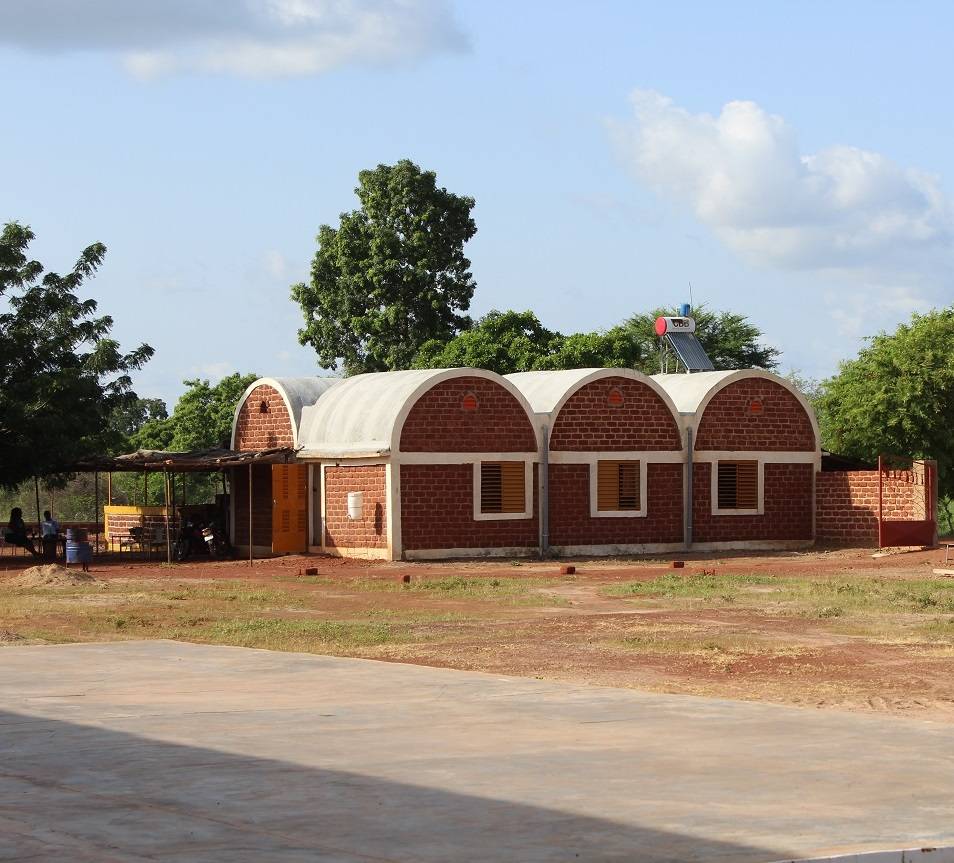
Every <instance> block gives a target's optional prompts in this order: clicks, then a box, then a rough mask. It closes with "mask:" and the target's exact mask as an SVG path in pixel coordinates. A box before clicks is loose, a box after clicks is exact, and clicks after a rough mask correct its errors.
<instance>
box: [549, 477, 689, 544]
mask: <svg viewBox="0 0 954 863" xmlns="http://www.w3.org/2000/svg"><path fill="white" fill-rule="evenodd" d="M643 469H644V470H648V476H647V480H646V482H647V497H648V500H647V502H646V517H645V518H591V517H590V467H589V465H585V464H551V465H550V545H626V544H636V543H655V542H682V541H683V536H682V470H683V468H682V465H681V464H649V465H643Z"/></svg>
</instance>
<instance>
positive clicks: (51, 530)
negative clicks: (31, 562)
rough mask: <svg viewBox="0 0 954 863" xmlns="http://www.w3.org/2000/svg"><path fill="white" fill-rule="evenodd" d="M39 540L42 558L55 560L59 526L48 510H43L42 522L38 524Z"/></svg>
mask: <svg viewBox="0 0 954 863" xmlns="http://www.w3.org/2000/svg"><path fill="white" fill-rule="evenodd" d="M40 539H41V541H42V543H43V556H44V557H45V558H47V559H49V560H55V559H56V545H57V543H58V542H59V541H60V525H59V522H57V520H56V519H55V518H53V516H52V515H50V511H49V510H48V509H47V510H44V512H43V521H42V522H40Z"/></svg>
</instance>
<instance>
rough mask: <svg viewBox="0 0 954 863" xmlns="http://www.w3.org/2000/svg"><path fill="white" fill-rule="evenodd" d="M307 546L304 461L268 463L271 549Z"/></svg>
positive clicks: (306, 486)
mask: <svg viewBox="0 0 954 863" xmlns="http://www.w3.org/2000/svg"><path fill="white" fill-rule="evenodd" d="M307 550H308V465H304V464H273V465H272V551H273V552H276V553H278V552H286V551H307Z"/></svg>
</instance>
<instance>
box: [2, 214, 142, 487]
mask: <svg viewBox="0 0 954 863" xmlns="http://www.w3.org/2000/svg"><path fill="white" fill-rule="evenodd" d="M33 239H34V234H33V232H32V231H31V230H30V228H28V227H26V226H23V225H20V224H18V223H16V222H11V223H9V224H7V225H5V226H4V228H3V232H2V234H0V299H2V300H3V301H4V302H5V308H4V309H3V311H2V312H0V485H2V486H5V487H8V488H9V487H13V486H15V485H17V484H19V483H20V482H22V481H23V480H24V479H27V478H29V477H31V476H36V475H43V474H47V473H50V472H51V471H55V470H57V469H60V468H62V467H64V466H69V465H70V464H72V463H73V462H75V461H77V460H78V459H82V458H84V457H86V456H89V455H92V454H94V453H97V452H102V451H104V450H107V449H110V448H111V447H112V445H113V444H114V443H115V441H116V435H115V429H114V428H112V427H111V425H110V420H111V417H112V416H113V415H114V413H115V412H116V411H117V410H119V409H120V408H121V407H122V406H123V405H124V404H127V403H129V402H130V401H132V400H134V399H135V398H136V395H135V393H134V392H133V391H132V389H131V386H132V382H131V379H130V372H132V371H133V370H135V369H139V368H140V367H141V366H142V365H143V363H145V362H146V361H147V360H148V359H149V357H151V356H152V353H153V350H152V348H151V347H149V346H148V345H145V344H144V345H140V346H139V347H138V348H136V349H135V350H134V351H131V352H129V353H124V352H123V351H121V350H120V347H119V344H118V342H116V341H115V340H114V339H111V338H110V337H109V333H110V330H111V329H112V324H113V321H112V319H111V318H110V317H108V316H107V315H97V304H96V301H95V300H91V299H80V297H79V296H78V295H77V294H78V292H79V290H80V289H81V287H82V286H83V283H84V282H85V281H86V279H88V278H90V277H91V276H92V275H93V274H94V273H95V272H96V271H97V269H98V268H99V266H100V264H101V263H102V261H103V256H104V255H105V254H106V247H105V246H104V245H102V244H101V243H96V244H94V245H92V246H89V247H88V248H86V249H85V250H84V251H83V252H82V254H81V255H80V257H79V260H78V261H77V262H76V264H75V265H74V266H73V268H72V269H71V270H70V271H69V272H68V273H66V274H65V275H59V274H58V273H54V272H45V271H44V267H43V265H42V264H40V263H39V262H38V261H35V260H31V259H30V258H29V257H28V251H29V245H30V243H31V241H32V240H33Z"/></svg>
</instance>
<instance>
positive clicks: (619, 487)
mask: <svg viewBox="0 0 954 863" xmlns="http://www.w3.org/2000/svg"><path fill="white" fill-rule="evenodd" d="M596 509H597V511H599V512H628V511H630V510H638V509H639V462H638V461H600V462H597V464H596Z"/></svg>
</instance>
